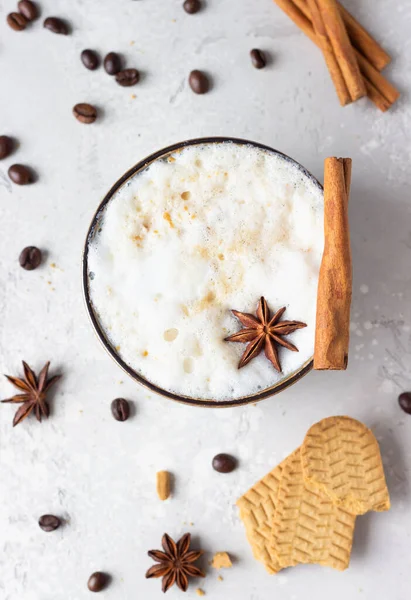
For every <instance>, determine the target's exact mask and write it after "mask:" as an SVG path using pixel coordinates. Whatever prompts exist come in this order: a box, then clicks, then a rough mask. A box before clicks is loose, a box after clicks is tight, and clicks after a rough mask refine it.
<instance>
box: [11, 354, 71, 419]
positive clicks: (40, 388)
mask: <svg viewBox="0 0 411 600" xmlns="http://www.w3.org/2000/svg"><path fill="white" fill-rule="evenodd" d="M49 366H50V362H47V363H46V364H45V365H44V367H43V368H42V370H41V371H40V373H39V376H38V377H37V376H36V375H35V373H34V371H32V369H30V367H29V366H28V364H27V363H25V362H24V360H23V369H24V379H18V378H17V377H10V376H9V375H5V377H7V379H8V380H9V381H10V382H11V383H12V384H13V385H14V386H16V388H18V389H19V390H22V392H23V393H22V394H16V395H15V396H12V397H11V398H7V399H6V400H2V402H14V403H16V404H18V403H20V404H22V406H20V408H19V409H18V411H17V412H16V414H15V415H14V419H13V427H15V426H16V425H18V424H19V423H21V422H22V421H23V420H24V419H25V418H26V417H28V416H29V414H30V413H31V412H32V411H33V410H34V413H35V415H36V418H37V420H38V421H41V418H42V417H48V416H49V412H50V411H49V405H48V404H47V402H46V394H47V392H48V390H49V389H50V388H51V386H52V385H53V384H54V383H56V381H58V380H59V379H60V377H61V375H55V376H54V377H51V379H47V375H48V370H49Z"/></svg>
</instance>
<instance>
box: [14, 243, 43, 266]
mask: <svg viewBox="0 0 411 600" xmlns="http://www.w3.org/2000/svg"><path fill="white" fill-rule="evenodd" d="M19 263H20V266H21V267H23V269H26V271H34V269H37V267H38V266H40V264H41V250H39V249H38V248H36V246H27V247H26V248H24V249H23V250H22V251H21V253H20V256H19Z"/></svg>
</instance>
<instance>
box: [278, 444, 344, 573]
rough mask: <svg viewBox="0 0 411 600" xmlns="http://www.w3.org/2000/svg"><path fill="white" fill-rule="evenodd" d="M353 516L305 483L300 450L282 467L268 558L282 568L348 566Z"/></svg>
mask: <svg viewBox="0 0 411 600" xmlns="http://www.w3.org/2000/svg"><path fill="white" fill-rule="evenodd" d="M354 525H355V515H352V514H351V513H349V512H348V511H346V510H345V509H344V508H341V507H338V506H335V505H334V504H333V503H332V501H331V500H330V499H329V498H328V497H327V496H325V495H324V494H322V493H321V492H320V491H319V490H318V489H317V488H316V487H315V486H312V485H310V484H308V483H307V482H306V481H305V480H304V476H303V469H302V465H301V456H300V450H297V451H296V452H294V453H293V454H291V455H290V456H289V457H288V459H286V460H285V462H284V463H283V468H282V474H281V481H280V484H279V488H278V496H277V501H276V507H275V513H274V519H273V526H272V537H271V549H269V553H270V555H274V556H276V557H277V559H278V563H279V564H280V566H281V567H282V568H284V567H290V566H294V565H296V564H298V563H316V564H320V565H324V566H329V567H332V568H334V569H338V570H339V571H343V570H344V569H346V568H347V567H348V565H349V562H350V554H351V547H352V539H353V533H354Z"/></svg>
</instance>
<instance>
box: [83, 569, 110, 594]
mask: <svg viewBox="0 0 411 600" xmlns="http://www.w3.org/2000/svg"><path fill="white" fill-rule="evenodd" d="M108 582H109V577H108V575H107V574H106V573H102V572H101V571H96V572H95V573H93V574H92V575H90V577H89V580H88V582H87V587H88V589H89V590H90V592H101V591H102V590H104V588H105V587H107V585H108Z"/></svg>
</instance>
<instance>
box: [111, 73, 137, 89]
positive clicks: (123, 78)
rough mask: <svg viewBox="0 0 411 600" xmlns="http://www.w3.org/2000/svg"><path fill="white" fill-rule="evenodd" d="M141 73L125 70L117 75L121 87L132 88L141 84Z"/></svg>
mask: <svg viewBox="0 0 411 600" xmlns="http://www.w3.org/2000/svg"><path fill="white" fill-rule="evenodd" d="M139 79H140V73H139V72H138V71H137V69H123V70H122V71H119V72H118V73H117V75H116V81H117V83H118V84H119V85H122V86H123V87H130V86H131V85H136V83H138V82H139Z"/></svg>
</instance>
